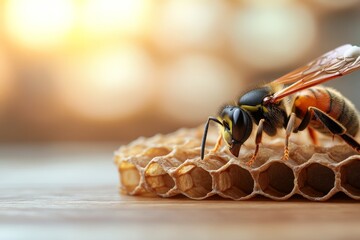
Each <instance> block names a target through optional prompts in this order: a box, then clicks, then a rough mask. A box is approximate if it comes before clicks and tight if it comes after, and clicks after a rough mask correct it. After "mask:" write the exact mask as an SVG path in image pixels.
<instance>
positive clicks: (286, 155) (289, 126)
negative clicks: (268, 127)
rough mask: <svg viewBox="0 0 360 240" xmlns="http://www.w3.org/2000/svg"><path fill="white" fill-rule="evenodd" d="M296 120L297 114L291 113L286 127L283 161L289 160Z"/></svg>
mask: <svg viewBox="0 0 360 240" xmlns="http://www.w3.org/2000/svg"><path fill="white" fill-rule="evenodd" d="M295 119H296V115H295V113H291V114H290V118H289V121H288V123H287V126H286V136H285V147H284V156H283V160H288V159H289V138H290V135H291V133H292V132H293V129H294V125H295Z"/></svg>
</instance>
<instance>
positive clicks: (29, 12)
mask: <svg viewBox="0 0 360 240" xmlns="http://www.w3.org/2000/svg"><path fill="white" fill-rule="evenodd" d="M74 17H75V16H74V3H73V1H71V0H51V1H47V0H17V1H7V2H6V4H5V25H6V30H7V32H8V34H9V37H10V38H11V39H13V40H14V41H15V42H17V43H18V44H20V45H22V46H25V47H29V48H46V47H53V46H55V45H57V44H59V43H61V42H62V41H63V40H64V38H65V37H66V35H67V33H69V31H70V30H71V27H72V24H73V21H74Z"/></svg>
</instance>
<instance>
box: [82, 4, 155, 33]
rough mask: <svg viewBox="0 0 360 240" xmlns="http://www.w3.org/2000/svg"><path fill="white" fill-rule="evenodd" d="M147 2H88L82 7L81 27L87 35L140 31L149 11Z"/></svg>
mask: <svg viewBox="0 0 360 240" xmlns="http://www.w3.org/2000/svg"><path fill="white" fill-rule="evenodd" d="M149 3H150V2H149V1H148V0H89V1H86V2H85V3H84V6H83V19H82V23H81V24H82V27H83V28H84V29H85V31H86V32H88V33H93V34H104V33H105V34H106V33H112V34H116V33H118V32H117V31H126V32H127V33H131V32H136V31H138V30H140V29H141V27H142V25H143V23H144V22H145V20H146V18H147V11H148V10H149Z"/></svg>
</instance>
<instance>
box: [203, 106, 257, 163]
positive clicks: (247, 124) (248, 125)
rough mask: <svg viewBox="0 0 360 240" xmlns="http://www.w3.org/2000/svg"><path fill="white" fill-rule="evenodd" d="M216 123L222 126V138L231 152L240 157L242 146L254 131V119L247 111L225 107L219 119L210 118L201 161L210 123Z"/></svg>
mask: <svg viewBox="0 0 360 240" xmlns="http://www.w3.org/2000/svg"><path fill="white" fill-rule="evenodd" d="M210 121H214V122H216V123H218V124H219V125H221V127H222V128H221V132H222V137H223V139H224V140H225V142H226V144H227V145H228V146H229V150H230V152H231V153H232V154H233V155H234V156H235V157H237V156H239V152H240V148H241V145H242V144H243V143H244V142H245V141H246V140H247V139H248V138H249V136H250V134H251V131H252V126H253V125H252V119H251V117H250V115H249V113H248V112H247V111H245V110H244V109H242V108H240V107H236V106H225V107H224V108H223V109H222V110H221V112H220V114H219V117H218V118H213V117H209V119H208V121H207V123H206V125H205V130H204V135H203V140H202V145H201V159H203V158H204V151H205V142H206V136H207V132H208V127H209V122H210Z"/></svg>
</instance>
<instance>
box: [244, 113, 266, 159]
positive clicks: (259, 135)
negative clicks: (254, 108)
mask: <svg viewBox="0 0 360 240" xmlns="http://www.w3.org/2000/svg"><path fill="white" fill-rule="evenodd" d="M263 130H264V119H261V120H260V121H259V126H258V128H257V131H256V137H255V144H256V147H255V152H254V154H253V155H252V157H251V159H250V160H249V161H247V163H246V165H248V166H251V165H252V164H253V163H254V161H255V159H256V156H257V154H258V152H259V145H260V143H261V139H262V133H263Z"/></svg>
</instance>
